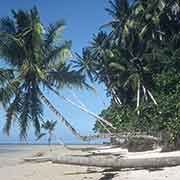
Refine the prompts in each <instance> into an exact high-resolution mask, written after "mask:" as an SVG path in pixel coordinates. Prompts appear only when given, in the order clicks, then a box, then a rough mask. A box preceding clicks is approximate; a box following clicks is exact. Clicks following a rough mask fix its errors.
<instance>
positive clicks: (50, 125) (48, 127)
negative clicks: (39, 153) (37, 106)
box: [37, 120, 57, 146]
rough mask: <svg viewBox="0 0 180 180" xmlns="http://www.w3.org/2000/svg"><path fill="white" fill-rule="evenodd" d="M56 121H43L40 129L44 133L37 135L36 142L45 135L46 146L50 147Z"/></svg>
mask: <svg viewBox="0 0 180 180" xmlns="http://www.w3.org/2000/svg"><path fill="white" fill-rule="evenodd" d="M56 124H57V121H52V120H51V121H50V120H47V121H45V122H44V121H43V123H42V125H41V128H42V129H43V130H44V131H46V132H44V133H41V134H39V136H38V137H37V140H39V139H41V138H42V137H44V136H45V135H48V144H49V146H51V141H52V136H53V133H54V131H55V127H56Z"/></svg>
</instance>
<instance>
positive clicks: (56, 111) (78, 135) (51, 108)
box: [39, 92, 84, 141]
mask: <svg viewBox="0 0 180 180" xmlns="http://www.w3.org/2000/svg"><path fill="white" fill-rule="evenodd" d="M39 96H40V98H41V99H42V100H43V102H44V103H45V104H46V105H47V106H48V107H49V109H50V110H51V111H52V112H53V113H54V114H55V115H56V116H58V117H59V119H60V121H61V122H62V123H63V124H64V125H65V126H66V127H67V128H68V129H69V130H70V131H71V132H72V133H73V134H74V135H75V136H76V137H77V138H78V139H80V140H82V141H84V138H83V137H82V136H81V135H80V134H79V132H77V131H76V130H75V129H74V127H73V126H72V125H71V124H70V123H69V122H68V121H67V120H66V119H65V118H64V117H63V115H62V114H61V113H60V112H59V111H58V110H57V109H56V108H55V107H54V106H53V105H52V104H51V103H50V101H49V100H48V99H47V98H46V97H45V96H44V95H43V93H42V92H39Z"/></svg>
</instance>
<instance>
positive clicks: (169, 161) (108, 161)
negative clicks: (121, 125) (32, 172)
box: [24, 156, 180, 169]
mask: <svg viewBox="0 0 180 180" xmlns="http://www.w3.org/2000/svg"><path fill="white" fill-rule="evenodd" d="M24 161H27V162H32V161H33V162H46V161H51V162H53V163H57V164H69V165H78V166H79V165H80V166H96V167H111V168H116V169H117V168H118V169H125V168H162V167H171V166H178V165H180V156H167V157H163V156H162V157H152V158H142V157H141V158H115V157H114V158H112V157H111V158H105V157H102V158H98V157H82V156H79V157H78V156H60V157H55V158H53V157H47V158H46V157H42V158H26V159H24Z"/></svg>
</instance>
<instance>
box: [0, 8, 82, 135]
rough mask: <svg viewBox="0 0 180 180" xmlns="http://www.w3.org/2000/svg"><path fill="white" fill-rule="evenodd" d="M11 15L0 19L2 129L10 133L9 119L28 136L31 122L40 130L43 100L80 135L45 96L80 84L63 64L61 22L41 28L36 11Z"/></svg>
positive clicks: (66, 47)
mask: <svg viewBox="0 0 180 180" xmlns="http://www.w3.org/2000/svg"><path fill="white" fill-rule="evenodd" d="M12 15H13V16H12V17H4V18H1V19H0V57H1V64H4V66H2V67H1V69H0V101H1V102H2V104H3V106H4V108H5V110H6V123H5V126H4V131H5V132H6V133H7V134H9V131H10V128H11V125H12V122H16V123H17V124H18V126H19V128H20V137H21V138H25V137H26V136H27V130H28V127H29V126H31V125H33V126H34V128H35V133H36V135H38V134H39V132H40V128H41V126H40V119H41V118H42V116H43V103H44V104H45V105H47V106H48V107H49V109H50V110H52V111H53V112H54V113H55V114H56V115H57V116H58V117H59V119H60V120H61V121H62V122H63V123H64V124H65V125H66V126H67V127H68V128H69V129H70V130H71V131H72V132H73V133H74V134H75V135H77V136H78V137H79V138H81V136H80V135H79V134H78V132H76V130H75V129H74V128H73V127H72V126H71V124H70V123H69V122H68V121H67V120H66V119H65V118H64V117H63V116H62V114H61V113H60V112H59V111H57V109H56V108H55V107H54V106H53V105H52V104H51V102H50V101H49V100H48V99H47V97H46V96H45V95H44V91H43V90H44V89H47V90H50V91H52V92H56V91H58V90H59V89H60V88H63V87H72V86H76V87H82V86H83V85H84V84H85V82H84V77H83V76H82V75H80V74H79V73H78V72H76V71H74V70H73V69H72V68H71V66H70V65H68V64H67V63H66V60H67V58H68V57H69V55H70V46H71V42H70V41H62V39H61V32H62V30H63V29H64V22H63V21H58V22H56V23H55V24H51V25H49V26H48V27H47V28H46V27H44V26H43V25H42V23H41V21H40V17H39V14H38V10H37V9H36V8H35V7H34V8H33V9H31V10H30V11H22V10H19V11H12Z"/></svg>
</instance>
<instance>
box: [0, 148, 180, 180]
mask: <svg viewBox="0 0 180 180" xmlns="http://www.w3.org/2000/svg"><path fill="white" fill-rule="evenodd" d="M1 147H2V146H0V148H1ZM17 147H18V148H17V149H18V150H17V151H12V152H3V153H0V177H1V179H2V180H88V179H89V180H90V179H91V180H111V179H112V180H127V179H128V180H144V179H146V180H164V179H166V180H179V179H180V166H177V167H171V168H164V169H159V170H154V171H149V170H121V171H112V170H110V169H101V168H95V167H80V166H72V165H60V164H52V163H50V162H46V163H24V162H23V158H25V157H32V155H33V154H37V153H38V152H44V153H45V154H46V155H48V154H49V149H48V147H47V146H45V145H18V146H17ZM74 147H77V145H76V146H74ZM80 147H87V146H82V145H81V146H80ZM50 154H51V155H67V154H69V155H76V154H77V155H83V154H84V152H81V151H80V150H78V151H77V150H76V151H74V150H67V149H65V148H63V147H62V146H53V152H52V153H50ZM174 154H178V155H179V154H180V152H175V153H174ZM148 156H149V155H148Z"/></svg>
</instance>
